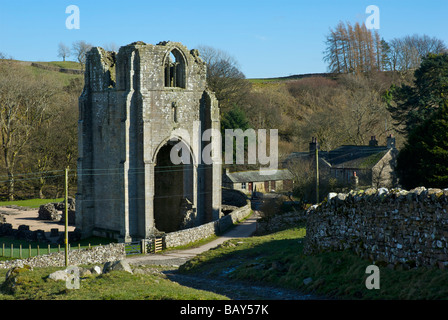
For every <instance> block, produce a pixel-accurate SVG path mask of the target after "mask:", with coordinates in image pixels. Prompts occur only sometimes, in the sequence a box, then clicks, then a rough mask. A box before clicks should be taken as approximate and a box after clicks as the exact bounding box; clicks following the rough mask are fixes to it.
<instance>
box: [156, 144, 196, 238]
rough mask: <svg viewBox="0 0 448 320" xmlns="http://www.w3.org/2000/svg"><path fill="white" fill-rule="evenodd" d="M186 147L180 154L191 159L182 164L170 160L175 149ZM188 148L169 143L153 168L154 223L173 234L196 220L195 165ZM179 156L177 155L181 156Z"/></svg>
mask: <svg viewBox="0 0 448 320" xmlns="http://www.w3.org/2000/svg"><path fill="white" fill-rule="evenodd" d="M176 145H177V146H179V145H183V147H182V148H181V149H180V150H181V151H179V153H181V152H188V155H185V154H183V155H179V157H180V158H182V159H188V160H187V161H184V162H183V163H180V164H174V163H173V161H172V160H171V152H172V151H173V152H177V151H175V150H172V149H173V147H174V146H176ZM186 150H189V149H188V147H186V145H185V144H184V143H183V142H180V141H168V142H167V143H166V144H165V145H164V146H163V147H162V148H160V150H159V152H158V153H157V158H156V166H155V168H154V191H155V192H154V220H155V227H156V229H157V230H159V231H163V232H173V231H177V230H180V229H182V228H185V227H188V226H189V225H190V224H191V223H192V221H193V220H194V218H195V214H196V210H195V208H194V199H193V178H194V177H193V173H194V172H193V167H194V166H193V163H192V157H191V154H190V152H189V151H186ZM179 153H177V154H179Z"/></svg>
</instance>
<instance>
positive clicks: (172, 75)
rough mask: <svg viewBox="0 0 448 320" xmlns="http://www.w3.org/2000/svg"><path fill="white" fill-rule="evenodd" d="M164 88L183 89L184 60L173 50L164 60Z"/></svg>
mask: <svg viewBox="0 0 448 320" xmlns="http://www.w3.org/2000/svg"><path fill="white" fill-rule="evenodd" d="M164 67H165V87H177V88H185V78H186V77H185V60H184V57H183V55H182V54H181V53H180V52H179V51H178V50H177V49H173V50H172V51H171V52H170V54H169V55H168V56H167V57H166V59H165V66H164Z"/></svg>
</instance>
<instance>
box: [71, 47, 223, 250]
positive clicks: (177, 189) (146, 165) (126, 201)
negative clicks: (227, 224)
mask: <svg viewBox="0 0 448 320" xmlns="http://www.w3.org/2000/svg"><path fill="white" fill-rule="evenodd" d="M79 111H80V112H79V114H80V116H79V123H78V126H79V127H78V135H79V138H78V139H79V158H78V193H77V195H76V205H77V213H76V227H77V228H78V229H79V230H80V231H81V234H82V236H83V237H88V236H91V235H99V236H106V237H112V238H116V239H118V240H119V241H126V242H127V241H130V240H132V239H142V238H148V237H151V236H152V235H154V234H155V233H157V232H158V231H162V232H172V231H177V230H179V229H183V228H187V227H193V226H197V225H200V224H203V223H205V222H209V221H213V220H216V219H218V218H220V215H221V210H220V207H221V165H220V162H217V161H216V162H213V163H208V164H205V163H202V162H201V161H198V160H197V159H198V155H200V154H201V150H203V148H204V144H207V142H204V141H202V139H201V136H202V132H204V130H207V129H217V130H219V129H220V120H219V108H218V102H217V100H216V98H215V96H214V94H213V93H212V92H210V91H208V90H207V85H206V64H205V63H204V62H203V61H202V60H201V58H200V57H199V53H198V51H197V50H191V51H189V50H188V49H187V48H186V47H185V46H183V45H182V44H181V43H178V42H160V43H158V44H157V45H151V44H145V43H143V42H134V43H131V44H129V45H127V46H124V47H121V48H120V50H119V51H118V53H115V52H108V51H105V50H104V49H102V48H100V47H94V48H92V49H91V50H90V51H89V52H88V53H87V60H86V69H85V85H84V90H83V92H82V94H81V96H80V98H79ZM198 130H199V132H196V131H198ZM185 137H190V139H186V138H185ZM212 139H213V138H212ZM179 145H180V146H183V147H184V148H182V151H181V153H182V159H184V158H186V159H188V160H190V161H187V162H183V163H180V164H179V163H173V162H172V158H171V155H172V154H173V147H176V146H177V148H179ZM176 150H178V149H176ZM185 150H187V152H185ZM185 153H187V154H185Z"/></svg>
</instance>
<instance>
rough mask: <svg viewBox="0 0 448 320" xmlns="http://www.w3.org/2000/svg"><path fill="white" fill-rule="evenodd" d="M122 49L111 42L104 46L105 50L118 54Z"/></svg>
mask: <svg viewBox="0 0 448 320" xmlns="http://www.w3.org/2000/svg"><path fill="white" fill-rule="evenodd" d="M118 49H120V47H119V46H118V45H117V44H116V43H115V42H109V43H106V44H105V45H104V50H106V51H114V52H118Z"/></svg>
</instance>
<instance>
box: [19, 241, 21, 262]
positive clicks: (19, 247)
mask: <svg viewBox="0 0 448 320" xmlns="http://www.w3.org/2000/svg"><path fill="white" fill-rule="evenodd" d="M19 257H20V259H22V245H21V244H20V246H19Z"/></svg>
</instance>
